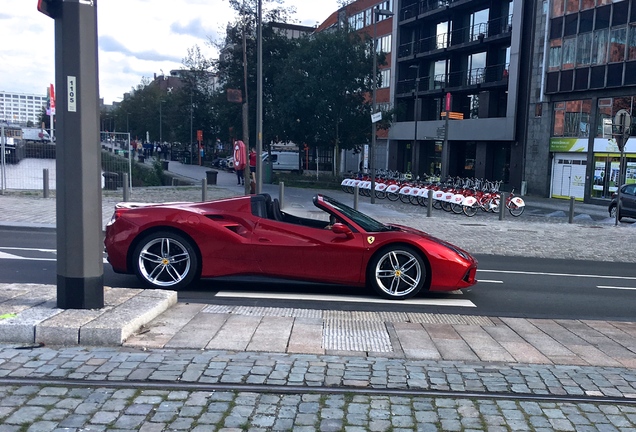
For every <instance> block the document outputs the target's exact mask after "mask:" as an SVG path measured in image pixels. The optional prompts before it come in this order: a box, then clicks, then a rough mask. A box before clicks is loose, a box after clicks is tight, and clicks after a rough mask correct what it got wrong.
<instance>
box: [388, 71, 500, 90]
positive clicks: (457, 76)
mask: <svg viewBox="0 0 636 432" xmlns="http://www.w3.org/2000/svg"><path fill="white" fill-rule="evenodd" d="M509 66H510V65H509V64H499V65H493V66H487V67H484V68H475V69H469V70H462V71H457V72H451V73H450V74H448V75H446V74H439V75H435V76H433V77H432V79H431V76H426V77H420V82H419V86H418V89H417V92H418V93H423V92H424V93H426V92H436V91H440V90H446V89H450V88H464V89H470V88H480V87H497V86H507V85H508V68H509ZM415 84H416V83H415V79H407V80H402V81H398V82H397V88H396V93H397V96H398V97H405V96H411V95H412V94H413V90H415Z"/></svg>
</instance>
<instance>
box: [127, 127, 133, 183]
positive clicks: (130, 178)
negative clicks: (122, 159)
mask: <svg viewBox="0 0 636 432" xmlns="http://www.w3.org/2000/svg"><path fill="white" fill-rule="evenodd" d="M126 135H127V137H126V138H127V140H128V181H129V182H130V183H128V187H129V188H130V190H132V158H133V149H131V148H130V133H128V134H126Z"/></svg>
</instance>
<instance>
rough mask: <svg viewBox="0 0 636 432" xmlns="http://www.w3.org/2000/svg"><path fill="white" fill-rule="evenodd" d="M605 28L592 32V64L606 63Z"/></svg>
mask: <svg viewBox="0 0 636 432" xmlns="http://www.w3.org/2000/svg"><path fill="white" fill-rule="evenodd" d="M607 35H608V32H607V29H603V30H597V31H595V32H594V39H593V41H592V64H605V63H607V42H608V41H607Z"/></svg>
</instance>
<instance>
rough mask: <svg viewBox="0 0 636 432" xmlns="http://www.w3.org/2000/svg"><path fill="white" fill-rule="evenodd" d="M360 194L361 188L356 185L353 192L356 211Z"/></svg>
mask: <svg viewBox="0 0 636 432" xmlns="http://www.w3.org/2000/svg"><path fill="white" fill-rule="evenodd" d="M359 193H360V186H358V185H356V187H355V189H354V190H353V208H354V209H355V210H358V200H359V198H358V197H359V196H360V195H359Z"/></svg>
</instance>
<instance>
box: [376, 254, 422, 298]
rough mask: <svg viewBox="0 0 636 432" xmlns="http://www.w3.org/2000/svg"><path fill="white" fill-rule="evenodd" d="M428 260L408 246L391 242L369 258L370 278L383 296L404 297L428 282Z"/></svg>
mask: <svg viewBox="0 0 636 432" xmlns="http://www.w3.org/2000/svg"><path fill="white" fill-rule="evenodd" d="M426 271H427V270H426V264H425V263H424V260H423V259H422V257H421V256H420V254H419V253H417V251H415V250H414V249H413V248H411V247H409V246H403V245H400V246H390V247H388V248H386V249H384V250H382V251H380V252H379V253H378V254H377V255H375V256H374V257H373V258H372V259H371V261H370V262H369V267H368V269H367V281H368V282H369V285H371V287H372V288H373V289H374V290H375V292H377V293H378V294H379V295H380V296H381V297H384V298H386V299H390V300H404V299H407V298H411V297H413V296H415V295H417V293H419V292H420V290H421V289H422V287H424V284H425V283H426Z"/></svg>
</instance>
